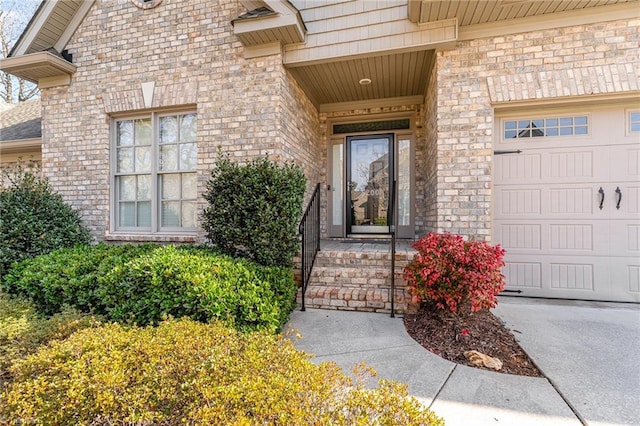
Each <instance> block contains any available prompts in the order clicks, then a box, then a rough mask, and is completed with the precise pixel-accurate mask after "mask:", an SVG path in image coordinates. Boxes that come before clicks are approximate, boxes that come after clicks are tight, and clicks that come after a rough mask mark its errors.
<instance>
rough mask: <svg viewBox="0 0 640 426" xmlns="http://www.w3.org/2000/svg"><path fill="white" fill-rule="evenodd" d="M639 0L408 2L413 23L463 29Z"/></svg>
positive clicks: (420, 0)
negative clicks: (446, 22)
mask: <svg viewBox="0 0 640 426" xmlns="http://www.w3.org/2000/svg"><path fill="white" fill-rule="evenodd" d="M635 1H637V0H573V1H568V0H464V1H451V0H443V1H440V0H408V15H409V20H411V22H415V23H419V24H424V23H426V22H433V21H440V20H443V19H449V18H458V24H459V25H460V26H467V25H476V24H484V23H489V22H499V21H506V20H510V19H517V18H527V17H532V16H540V15H547V14H552V13H558V12H569V11H576V10H581V9H587V8H592V7H597V6H608V5H614V4H621V3H630V2H635Z"/></svg>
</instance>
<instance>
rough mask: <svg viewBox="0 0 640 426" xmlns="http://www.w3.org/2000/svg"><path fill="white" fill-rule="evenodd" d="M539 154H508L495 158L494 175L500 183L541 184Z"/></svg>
mask: <svg viewBox="0 0 640 426" xmlns="http://www.w3.org/2000/svg"><path fill="white" fill-rule="evenodd" d="M541 155H542V154H541V153H526V154H509V155H500V156H499V157H496V162H495V173H496V176H497V177H498V178H499V180H500V181H504V182H510V183H524V184H527V183H528V184H531V183H541V182H542V170H541V168H540V164H541Z"/></svg>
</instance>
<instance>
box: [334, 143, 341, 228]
mask: <svg viewBox="0 0 640 426" xmlns="http://www.w3.org/2000/svg"><path fill="white" fill-rule="evenodd" d="M343 148H344V146H343V144H336V145H333V151H332V153H331V154H332V155H331V158H332V161H333V165H332V178H331V179H332V180H331V221H332V224H333V225H342V212H343V209H344V178H343V173H344V158H343V156H344V154H343Z"/></svg>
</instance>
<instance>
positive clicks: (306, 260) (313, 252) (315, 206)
mask: <svg viewBox="0 0 640 426" xmlns="http://www.w3.org/2000/svg"><path fill="white" fill-rule="evenodd" d="M298 232H300V235H302V256H301V257H302V267H301V269H302V309H301V310H302V311H304V310H305V305H304V294H305V293H306V292H307V284H308V283H309V277H311V270H312V269H313V264H314V263H315V261H316V256H317V255H318V252H319V251H320V184H319V183H318V184H317V185H316V189H315V190H314V191H313V194H311V199H310V200H309V204H308V205H307V209H306V210H305V212H304V214H303V215H302V219H301V220H300V225H298Z"/></svg>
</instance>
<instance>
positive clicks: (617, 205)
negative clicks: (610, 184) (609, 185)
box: [616, 186, 622, 210]
mask: <svg viewBox="0 0 640 426" xmlns="http://www.w3.org/2000/svg"><path fill="white" fill-rule="evenodd" d="M616 194H618V202H617V203H616V209H617V210H620V202H621V201H622V191H621V190H620V187H619V186H618V187H616Z"/></svg>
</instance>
